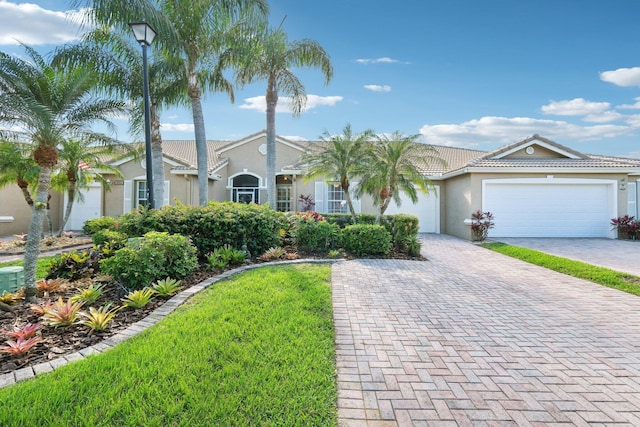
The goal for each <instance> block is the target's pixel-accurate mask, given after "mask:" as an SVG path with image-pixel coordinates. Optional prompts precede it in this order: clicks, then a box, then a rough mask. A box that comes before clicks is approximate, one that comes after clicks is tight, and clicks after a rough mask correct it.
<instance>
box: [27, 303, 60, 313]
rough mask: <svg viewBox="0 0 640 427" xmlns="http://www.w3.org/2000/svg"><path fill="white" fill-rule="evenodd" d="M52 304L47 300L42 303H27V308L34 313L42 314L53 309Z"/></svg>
mask: <svg viewBox="0 0 640 427" xmlns="http://www.w3.org/2000/svg"><path fill="white" fill-rule="evenodd" d="M53 307H54V304H53V303H52V302H51V301H49V300H47V301H46V302H45V303H44V305H40V304H30V305H29V309H30V310H31V311H32V312H33V313H34V314H37V315H38V316H44V314H45V313H46V312H47V311H48V310H51V309H53Z"/></svg>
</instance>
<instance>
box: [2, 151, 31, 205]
mask: <svg viewBox="0 0 640 427" xmlns="http://www.w3.org/2000/svg"><path fill="white" fill-rule="evenodd" d="M32 151H33V147H32V146H31V144H24V143H20V142H9V141H5V142H1V143H0V188H3V187H5V186H7V185H10V184H16V185H17V186H18V187H19V188H20V191H21V192H22V196H23V197H24V200H25V202H27V204H28V205H29V206H31V207H33V195H32V191H33V188H35V183H36V182H37V181H38V173H39V169H38V166H37V165H36V163H35V162H34V161H33V155H32Z"/></svg>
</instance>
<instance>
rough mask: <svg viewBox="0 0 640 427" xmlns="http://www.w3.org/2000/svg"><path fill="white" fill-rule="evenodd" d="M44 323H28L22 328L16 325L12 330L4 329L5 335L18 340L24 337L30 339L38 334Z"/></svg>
mask: <svg viewBox="0 0 640 427" xmlns="http://www.w3.org/2000/svg"><path fill="white" fill-rule="evenodd" d="M41 327H42V325H41V324H40V323H27V324H26V325H25V326H23V327H22V328H18V327H16V326H14V327H13V330H11V331H4V332H3V333H4V335H6V336H8V337H11V338H14V339H16V340H19V339H23V340H28V339H29V338H32V337H34V336H35V335H36V332H38V331H39V330H40V328H41Z"/></svg>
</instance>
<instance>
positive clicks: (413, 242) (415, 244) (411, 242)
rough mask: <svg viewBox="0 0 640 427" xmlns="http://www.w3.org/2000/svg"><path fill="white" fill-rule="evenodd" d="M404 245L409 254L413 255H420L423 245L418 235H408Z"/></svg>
mask: <svg viewBox="0 0 640 427" xmlns="http://www.w3.org/2000/svg"><path fill="white" fill-rule="evenodd" d="M403 246H404V248H405V249H404V250H405V251H406V253H407V255H409V256H412V257H419V256H420V248H421V247H422V243H420V239H418V238H417V237H416V236H413V237H407V238H406V239H405V241H404V242H403Z"/></svg>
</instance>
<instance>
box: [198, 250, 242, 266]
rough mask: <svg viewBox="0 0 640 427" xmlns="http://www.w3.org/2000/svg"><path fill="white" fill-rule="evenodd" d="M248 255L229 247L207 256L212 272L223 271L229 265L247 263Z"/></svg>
mask: <svg viewBox="0 0 640 427" xmlns="http://www.w3.org/2000/svg"><path fill="white" fill-rule="evenodd" d="M245 258H246V254H245V253H244V252H243V251H241V250H238V249H233V248H232V247H231V246H229V245H225V246H223V247H221V248H217V249H215V250H214V251H213V252H212V253H211V254H209V255H208V256H207V261H208V262H209V267H210V268H211V269H212V270H215V269H223V268H226V267H227V266H229V265H240V264H242V263H243V262H244V261H245Z"/></svg>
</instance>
